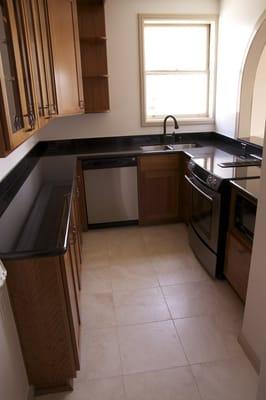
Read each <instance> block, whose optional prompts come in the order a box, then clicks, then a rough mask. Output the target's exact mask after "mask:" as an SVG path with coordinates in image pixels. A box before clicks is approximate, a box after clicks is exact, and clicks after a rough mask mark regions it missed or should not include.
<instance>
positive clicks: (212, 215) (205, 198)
mask: <svg viewBox="0 0 266 400" xmlns="http://www.w3.org/2000/svg"><path fill="white" fill-rule="evenodd" d="M185 178H186V181H187V182H188V184H189V185H190V188H191V191H190V193H191V215H190V223H191V225H192V227H193V228H194V230H195V231H196V232H197V234H198V235H199V237H200V238H201V239H202V240H203V241H204V242H205V243H206V245H207V246H208V247H209V248H210V249H211V250H213V251H214V252H215V253H216V252H217V249H218V238H219V226H220V224H219V222H220V206H221V195H220V193H218V192H215V191H213V190H212V189H210V188H208V187H206V186H205V185H204V184H202V183H201V182H200V181H199V180H198V179H197V178H196V177H194V176H191V177H188V176H187V175H186V177H185Z"/></svg>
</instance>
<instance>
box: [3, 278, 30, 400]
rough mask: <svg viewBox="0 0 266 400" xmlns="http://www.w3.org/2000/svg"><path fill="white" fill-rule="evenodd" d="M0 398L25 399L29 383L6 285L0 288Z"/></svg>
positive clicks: (9, 399) (4, 399) (7, 399)
mask: <svg viewBox="0 0 266 400" xmlns="http://www.w3.org/2000/svg"><path fill="white" fill-rule="evenodd" d="M0 360H1V361H0V399H1V400H26V399H27V398H28V394H29V385H28V381H27V376H26V372H25V368H24V363H23V360H22V354H21V350H20V346H19V342H18V337H17V331H16V328H15V322H14V319H13V314H12V311H11V306H10V303H9V298H8V292H7V288H6V285H5V286H4V287H3V288H0Z"/></svg>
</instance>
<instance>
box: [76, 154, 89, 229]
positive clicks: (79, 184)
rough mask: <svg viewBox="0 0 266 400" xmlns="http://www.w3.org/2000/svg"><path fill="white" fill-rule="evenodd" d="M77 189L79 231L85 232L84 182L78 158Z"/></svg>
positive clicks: (86, 226) (86, 227)
mask: <svg viewBox="0 0 266 400" xmlns="http://www.w3.org/2000/svg"><path fill="white" fill-rule="evenodd" d="M77 189H78V209H79V215H80V225H81V231H83V232H86V231H87V230H88V216H87V205H86V194H85V184H84V176H83V171H82V165H81V161H79V160H78V162H77Z"/></svg>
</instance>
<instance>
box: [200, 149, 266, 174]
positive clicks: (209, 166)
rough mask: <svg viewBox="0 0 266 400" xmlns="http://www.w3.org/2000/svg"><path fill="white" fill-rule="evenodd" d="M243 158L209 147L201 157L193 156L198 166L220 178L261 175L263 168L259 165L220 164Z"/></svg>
mask: <svg viewBox="0 0 266 400" xmlns="http://www.w3.org/2000/svg"><path fill="white" fill-rule="evenodd" d="M239 161H243V159H242V158H241V157H239V156H235V155H233V154H229V153H225V152H224V151H222V150H219V149H217V148H212V149H209V150H208V152H206V153H203V154H202V155H201V156H200V157H195V158H193V162H195V163H196V164H197V165H198V166H200V167H201V168H202V169H204V170H205V171H206V172H208V173H209V174H211V175H214V176H216V177H218V178H220V179H226V180H227V179H229V180H230V179H244V178H251V177H260V175H261V169H260V167H259V166H237V167H227V168H224V167H221V166H220V164H223V163H231V162H239Z"/></svg>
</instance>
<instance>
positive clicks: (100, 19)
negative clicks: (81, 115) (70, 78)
mask: <svg viewBox="0 0 266 400" xmlns="http://www.w3.org/2000/svg"><path fill="white" fill-rule="evenodd" d="M77 6H78V23H79V36H80V52H81V65H82V75H83V91H84V101H85V112H86V113H94V112H106V111H109V109H110V103H109V82H108V66H107V50H106V40H107V39H106V31H105V14H104V0H97V1H86V2H84V1H83V0H78V2H77Z"/></svg>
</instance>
